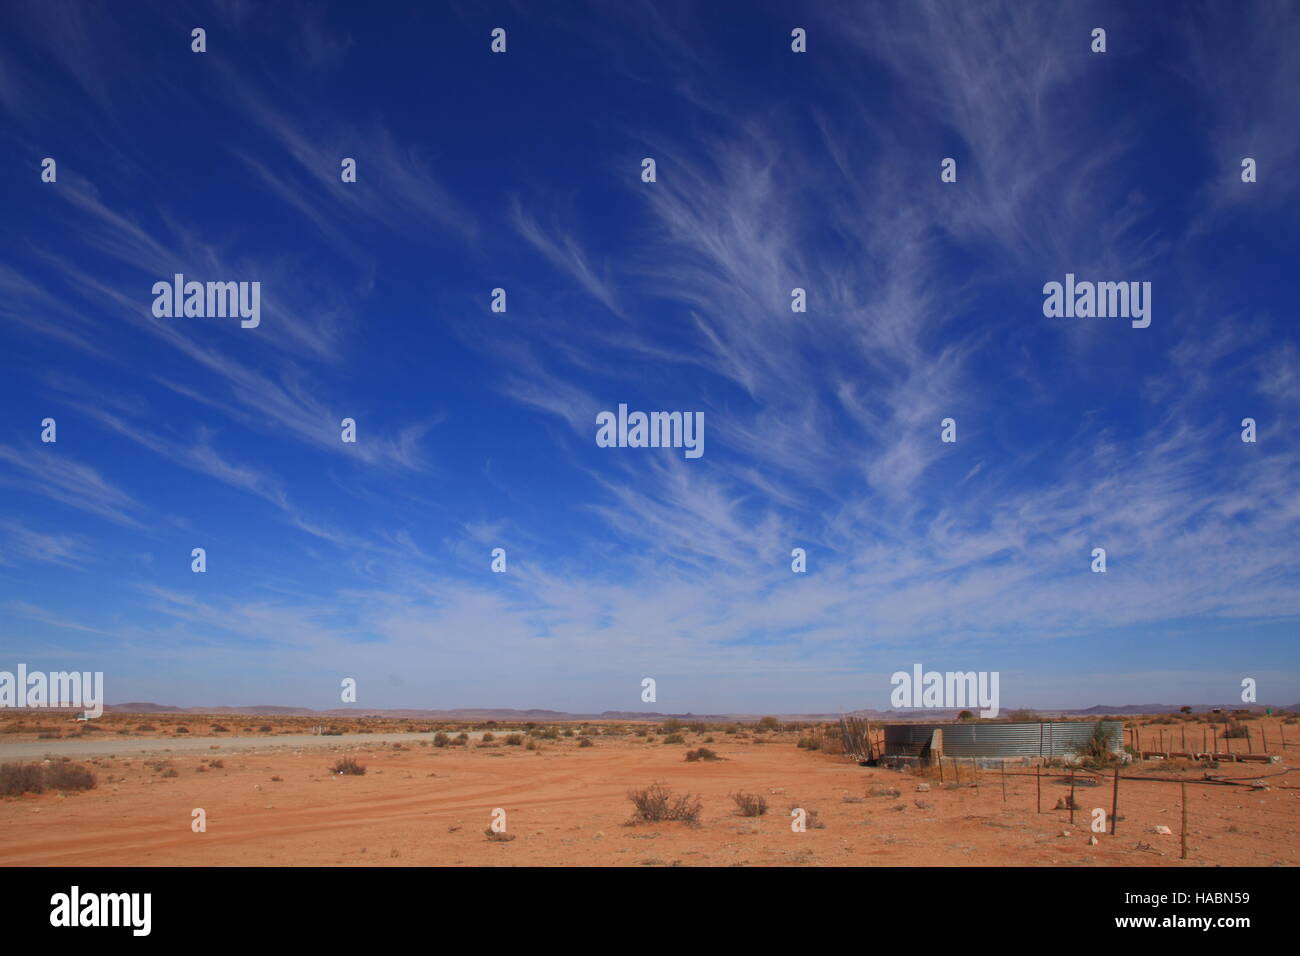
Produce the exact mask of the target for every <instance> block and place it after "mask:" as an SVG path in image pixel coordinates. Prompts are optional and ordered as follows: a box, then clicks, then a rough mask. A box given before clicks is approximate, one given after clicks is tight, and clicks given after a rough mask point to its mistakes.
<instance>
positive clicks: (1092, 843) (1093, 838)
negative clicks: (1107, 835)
mask: <svg viewBox="0 0 1300 956" xmlns="http://www.w3.org/2000/svg"><path fill="white" fill-rule="evenodd" d="M1100 842H1101V841H1100V840H1098V839H1097V837H1096V836H1090V837H1088V846H1096V845H1097V844H1098V843H1100Z"/></svg>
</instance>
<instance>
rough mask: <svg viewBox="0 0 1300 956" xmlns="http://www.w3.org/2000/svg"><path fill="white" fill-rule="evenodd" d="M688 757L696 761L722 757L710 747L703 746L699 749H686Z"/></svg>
mask: <svg viewBox="0 0 1300 956" xmlns="http://www.w3.org/2000/svg"><path fill="white" fill-rule="evenodd" d="M686 759H687V760H689V761H691V762H692V763H694V762H695V761H697V760H721V759H722V758H721V757H719V756H718V755H717V754H716V753H714V752H713V751H712V750H710V749H709V748H708V747H701V748H700V749H699V750H688V751H686Z"/></svg>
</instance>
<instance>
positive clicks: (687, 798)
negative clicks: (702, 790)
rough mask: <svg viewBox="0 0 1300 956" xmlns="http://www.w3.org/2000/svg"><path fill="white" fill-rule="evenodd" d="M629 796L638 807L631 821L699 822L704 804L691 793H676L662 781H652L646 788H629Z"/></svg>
mask: <svg viewBox="0 0 1300 956" xmlns="http://www.w3.org/2000/svg"><path fill="white" fill-rule="evenodd" d="M627 798H628V799H629V800H631V801H632V805H633V806H634V807H635V808H636V809H635V812H633V814H632V819H631V820H629V821H628V822H629V823H662V822H664V821H666V820H685V821H686V822H687V823H698V822H699V818H700V811H701V810H702V809H703V804H702V803H701V802H700V800H699V799H697V798H695V797H692V796H691V795H690V794H689V793H684V794H680V795H676V796H675V795H674V794H673V792H672V791H671V790H670V789H668V787H667V786H665V785H664V784H662V783H658V782H655V783H652V784H651V785H650V786H648V787H646V788H645V789H644V790H629V791H628V792H627Z"/></svg>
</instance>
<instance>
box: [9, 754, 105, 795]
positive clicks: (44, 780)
mask: <svg viewBox="0 0 1300 956" xmlns="http://www.w3.org/2000/svg"><path fill="white" fill-rule="evenodd" d="M95 783H96V780H95V775H94V774H93V773H92V772H91V771H90V770H89V769H87V768H86V767H83V766H82V765H81V764H79V763H70V762H68V761H66V760H64V761H59V762H56V763H52V764H49V765H44V764H39V763H10V764H3V765H0V796H6V797H17V796H20V795H21V794H24V793H44V792H45V791H46V790H93V789H94V787H95Z"/></svg>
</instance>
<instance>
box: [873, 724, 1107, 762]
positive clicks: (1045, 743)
mask: <svg viewBox="0 0 1300 956" xmlns="http://www.w3.org/2000/svg"><path fill="white" fill-rule="evenodd" d="M1098 723H1100V724H1101V725H1102V727H1103V728H1104V732H1105V734H1106V743H1107V745H1108V746H1109V748H1110V750H1111V752H1112V753H1122V752H1123V750H1124V725H1123V723H1121V722H1120V721H1118V720H1104V721H1091V720H1087V721H1059V720H1057V721H1047V722H1042V723H1025V724H995V723H984V722H979V721H972V722H970V723H955V724H887V725H885V753H886V754H896V755H904V754H906V755H913V756H915V755H917V754H920V752H921V748H923V747H924V746H925V745H926V744H927V743H929V742H930V735H931V734H932V733H933V732H934V731H935V730H936V729H938V730H942V731H943V752H944V753H945V754H948V755H951V756H953V757H1037V756H1039V755H1040V754H1041V755H1044V756H1049V757H1052V756H1061V755H1062V754H1067V753H1078V752H1079V749H1080V748H1081V747H1083V746H1084V745H1085V744H1087V742H1088V741H1089V740H1090V739H1092V735H1093V733H1094V732H1095V731H1096V729H1097V724H1098Z"/></svg>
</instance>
